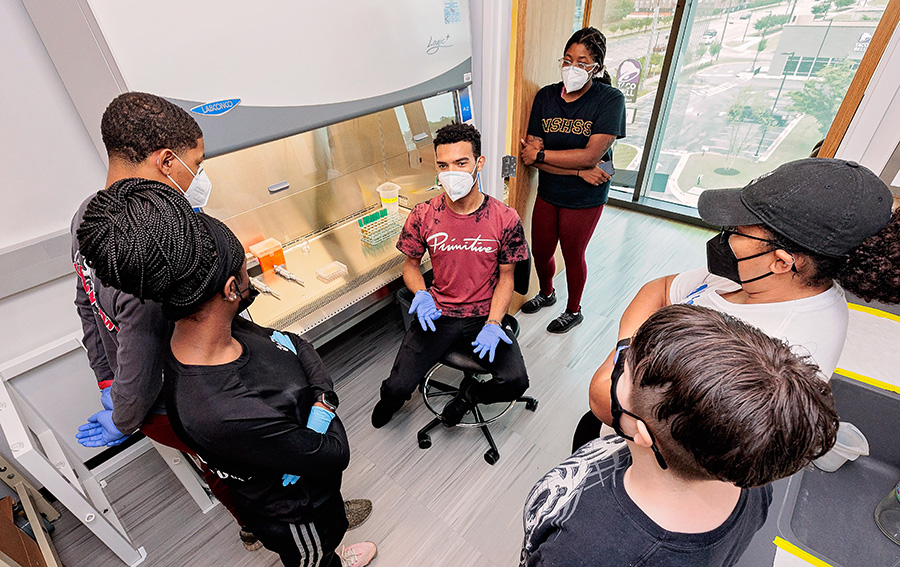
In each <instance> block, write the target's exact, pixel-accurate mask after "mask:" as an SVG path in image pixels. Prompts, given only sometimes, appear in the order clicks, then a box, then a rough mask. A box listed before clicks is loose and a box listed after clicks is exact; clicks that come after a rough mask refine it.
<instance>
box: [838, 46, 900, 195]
mask: <svg viewBox="0 0 900 567" xmlns="http://www.w3.org/2000/svg"><path fill="white" fill-rule="evenodd" d="M897 69H900V28H898V30H895V31H894V35H893V37H892V38H891V41H890V43H889V44H888V46H887V49H885V52H884V55H883V56H882V58H881V63H880V64H879V65H878V69H876V71H875V74H874V75H873V76H872V80H871V81H870V82H869V85H868V86H867V87H866V93H865V95H864V96H863V100H862V102H861V103H860V105H859V108H857V111H856V114H855V115H854V116H853V120H852V121H851V122H850V126H849V127H848V128H847V133H846V134H845V135H844V139H843V140H842V141H841V145H840V147H839V148H838V151H837V152H836V154H835V157H838V158H843V159H848V160H852V161H857V162H859V163H861V164H863V165H865V166H866V167H868V168H869V169H871V170H872V171H874V172H875V173H876V174H878V175H881V174H882V172H883V171H884V169H885V165H887V162H888V160H889V159H890V157H891V155H892V154H893V153H894V151H895V149H896V148H897V146H898V144H900V73H898V72H897ZM889 177H890V179H887V180H886V182H887V183H889V184H890V183H891V182H892V181H893V180H894V175H890V176H889ZM882 179H884V178H882ZM893 185H894V191H895V193H896V191H897V186H898V185H900V183H894V184H893Z"/></svg>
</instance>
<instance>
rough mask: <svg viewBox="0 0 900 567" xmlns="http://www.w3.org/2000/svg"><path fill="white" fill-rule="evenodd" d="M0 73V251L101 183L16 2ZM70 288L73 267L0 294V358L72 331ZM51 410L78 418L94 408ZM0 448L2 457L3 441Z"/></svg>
mask: <svg viewBox="0 0 900 567" xmlns="http://www.w3.org/2000/svg"><path fill="white" fill-rule="evenodd" d="M0 76H2V77H3V78H4V79H3V81H4V87H3V88H2V89H0V132H2V135H0V156H3V157H2V159H0V179H2V182H0V183H2V185H0V194H2V202H3V206H2V207H0V227H2V230H0V249H2V248H7V247H10V246H13V247H14V246H15V245H17V244H19V243H22V242H24V241H26V240H30V239H33V238H39V237H41V236H44V235H47V234H49V233H53V232H56V231H59V230H61V229H68V227H69V221H70V220H71V218H72V215H73V214H74V212H75V210H76V209H77V208H78V205H79V204H80V203H81V202H82V201H83V200H84V199H85V198H86V197H87V196H88V195H89V194H91V193H92V192H94V191H96V190H98V189H100V188H102V186H103V182H104V180H105V178H106V169H105V167H104V164H103V161H102V160H101V158H100V156H99V155H98V153H97V150H96V149H95V148H94V145H93V143H92V142H91V140H90V137H89V136H88V134H87V131H86V130H85V128H84V126H83V124H82V122H81V119H80V118H79V117H78V114H77V113H76V112H75V107H74V106H73V104H72V102H71V100H70V99H69V96H68V95H67V94H66V90H65V89H64V88H63V84H62V81H61V80H60V79H59V76H58V75H57V73H56V69H55V68H54V66H53V63H52V62H51V61H50V57H49V56H48V55H47V52H46V50H45V49H44V46H43V44H42V43H41V40H40V38H39V37H38V34H37V31H36V30H35V29H34V26H33V25H32V23H31V19H30V18H29V17H28V14H27V12H26V11H25V8H24V7H23V5H22V4H21V2H20V1H19V0H5V1H3V2H0ZM0 277H3V274H0ZM74 286H75V281H74V273H73V275H72V276H71V277H67V278H60V279H58V280H55V281H53V282H50V283H47V284H44V285H42V286H39V287H37V288H34V289H31V290H28V291H25V292H21V293H17V294H15V295H12V296H10V297H7V298H5V299H2V300H0V337H2V340H0V364H2V363H4V362H7V361H9V360H11V359H14V358H16V357H19V356H22V355H24V354H26V353H28V352H29V351H31V350H33V349H35V348H38V347H40V346H42V345H44V344H46V343H48V342H50V341H53V340H56V339H58V338H60V337H62V336H65V335H68V334H70V333H72V332H77V331H78V330H79V329H80V324H79V322H78V317H77V315H76V314H75V308H74V306H73V304H72V300H73V299H74V297H75V287H74ZM84 378H85V377H84V376H81V375H80V376H78V377H74V376H59V377H58V379H59V384H58V387H59V389H60V391H62V392H64V391H65V389H66V388H67V387H69V385H71V384H72V383H73V381H75V380H77V381H79V382H81V383H82V384H83V383H84V382H83V380H84ZM14 384H15V381H14ZM75 399H78V397H77V396H75ZM36 405H39V404H36ZM97 405H98V406H99V399H98V401H97ZM54 409H55V411H56V412H57V413H60V414H69V415H72V416H75V415H78V416H79V418H81V419H83V418H86V417H87V416H88V415H90V414H91V413H93V412H94V411H96V410H97V409H99V407H97V408H94V407H93V406H90V405H87V406H84V407H78V405H77V404H67V405H64V406H61V407H59V408H54ZM72 419H74V417H72ZM73 435H74V432H71V435H68V436H67V437H68V438H69V439H67V441H68V442H72V443H74V439H73V438H72V437H73ZM69 440H71V441H69ZM0 453H3V454H4V455H6V456H7V457H8V456H9V455H10V453H9V447H8V446H7V444H6V441H5V439H0Z"/></svg>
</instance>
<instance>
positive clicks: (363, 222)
mask: <svg viewBox="0 0 900 567" xmlns="http://www.w3.org/2000/svg"><path fill="white" fill-rule="evenodd" d="M357 224H359V239H360V240H362V241H363V242H365V243H366V244H369V245H372V246H375V245H377V244H381V243H382V242H384V241H385V240H387V239H389V238H390V237H392V236H394V235H395V234H397V233H398V232H400V229H401V228H402V223H401V222H400V214H399V213H393V214H389V213H388V212H387V209H378V210H377V211H375V212H374V213H371V214H368V215H366V216H364V217H363V218H361V219H359V220H358V221H357Z"/></svg>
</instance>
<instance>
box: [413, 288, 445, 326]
mask: <svg viewBox="0 0 900 567" xmlns="http://www.w3.org/2000/svg"><path fill="white" fill-rule="evenodd" d="M413 313H415V314H416V317H418V318H419V324H420V325H422V330H423V331H427V330H428V329H431V330H432V331H433V330H434V323H433V321H434V320H435V319H437V318H438V317H440V316H441V310H440V309H438V308H437V305H435V304H434V298H433V297H431V294H430V293H428V292H427V291H425V290H419V291H417V292H416V296H415V297H413V300H412V303H411V304H410V306H409V314H410V315H412V314H413Z"/></svg>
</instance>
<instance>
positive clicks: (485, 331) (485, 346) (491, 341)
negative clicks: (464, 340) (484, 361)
mask: <svg viewBox="0 0 900 567" xmlns="http://www.w3.org/2000/svg"><path fill="white" fill-rule="evenodd" d="M500 341H503V342H505V343H506V344H508V345H511V344H512V339H511V338H509V337H508V336H507V335H506V333H505V332H503V329H502V328H501V327H500V325H495V324H493V323H485V325H484V327H482V328H481V331H479V332H478V336H477V337H475V342H474V343H472V346H474V347H475V354H477V355H478V358H484V355H485V353H490V354H489V355H488V360H489V361H490V362H494V353H495V352H496V351H497V343H499V342H500Z"/></svg>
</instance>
